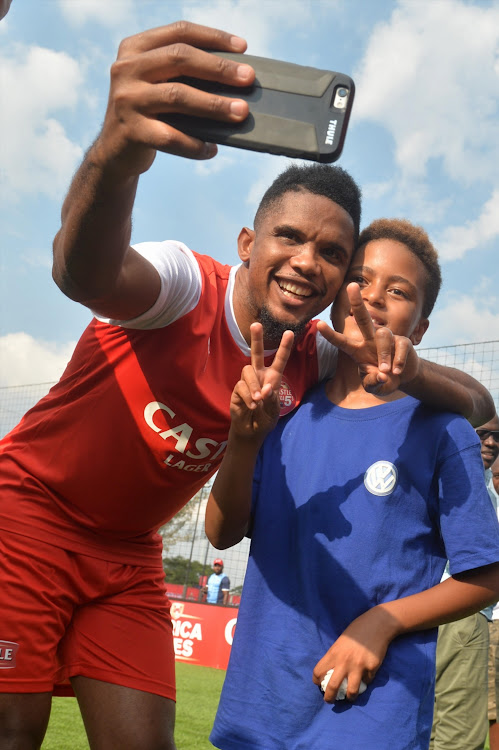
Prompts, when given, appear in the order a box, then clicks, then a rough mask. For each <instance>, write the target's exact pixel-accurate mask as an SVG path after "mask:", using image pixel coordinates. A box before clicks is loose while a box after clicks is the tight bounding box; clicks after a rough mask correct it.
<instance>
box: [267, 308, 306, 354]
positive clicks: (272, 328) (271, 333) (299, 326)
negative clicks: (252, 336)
mask: <svg viewBox="0 0 499 750" xmlns="http://www.w3.org/2000/svg"><path fill="white" fill-rule="evenodd" d="M257 320H258V322H259V323H261V324H262V327H263V340H264V342H265V347H266V348H267V349H268V348H269V345H270V347H272V348H274V347H275V348H277V347H278V346H279V344H280V343H281V339H282V334H283V333H284V331H293V333H294V334H295V339H296V338H298V337H299V336H301V335H302V333H303V332H304V331H305V328H306V327H307V322H308V321H302V322H300V323H284V322H283V321H282V320H278V319H277V318H275V317H274V316H273V315H272V313H271V312H270V310H269V309H268V308H267V307H265V305H263V306H262V307H261V308H260V312H259V314H258V316H257Z"/></svg>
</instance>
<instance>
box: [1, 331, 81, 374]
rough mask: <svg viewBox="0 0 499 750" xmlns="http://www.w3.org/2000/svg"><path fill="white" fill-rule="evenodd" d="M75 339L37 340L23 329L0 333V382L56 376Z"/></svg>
mask: <svg viewBox="0 0 499 750" xmlns="http://www.w3.org/2000/svg"><path fill="white" fill-rule="evenodd" d="M75 343H76V342H74V341H73V342H68V343H64V344H57V343H53V342H50V341H41V340H37V339H35V338H33V337H32V336H30V335H29V334H27V333H23V332H20V333H8V334H7V335H6V336H0V362H1V363H2V365H1V367H0V386H12V385H24V384H28V383H49V382H53V381H56V380H59V378H60V377H61V375H62V373H63V370H64V369H65V367H66V365H67V363H68V361H69V359H70V358H71V355H72V353H73V349H74V347H75Z"/></svg>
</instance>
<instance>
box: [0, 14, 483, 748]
mask: <svg viewBox="0 0 499 750" xmlns="http://www.w3.org/2000/svg"><path fill="white" fill-rule="evenodd" d="M245 47H246V44H245V42H244V40H242V39H239V38H237V37H233V36H231V35H230V34H227V33H225V32H221V31H217V30H214V29H210V28H206V27H202V26H197V25H194V24H188V23H177V24H172V25H170V26H165V27H160V28H157V29H153V30H151V31H148V32H145V33H143V34H138V35H137V36H135V37H131V38H129V39H127V40H125V41H124V42H122V44H121V46H120V50H119V54H118V60H117V62H116V63H115V64H114V65H113V68H112V71H111V91H110V97H109V105H108V110H107V113H106V117H105V120H104V124H103V128H102V131H101V133H100V135H99V136H98V138H97V140H96V141H95V143H94V144H93V145H92V146H91V148H90V149H89V151H88V153H87V155H86V157H85V160H84V162H83V164H82V165H81V167H80V169H79V170H78V172H77V174H76V176H75V178H74V180H73V183H72V185H71V187H70V190H69V193H68V196H67V198H66V200H65V202H64V205H63V209H62V227H61V230H60V231H59V233H58V235H57V237H56V238H55V242H54V267H53V275H54V279H55V280H56V283H57V284H58V285H59V286H60V287H61V289H62V290H63V291H64V292H65V294H67V295H68V296H69V297H71V298H72V299H74V300H76V301H78V302H80V303H82V304H84V305H86V306H87V307H89V308H90V309H91V310H92V311H93V313H94V315H95V318H94V319H93V320H92V322H91V323H90V325H89V326H88V328H87V329H86V331H85V332H84V333H83V335H82V337H81V339H80V341H79V343H78V345H77V347H76V350H75V352H74V355H73V357H72V359H71V361H70V363H69V365H68V367H67V369H66V371H65V373H64V374H63V376H62V378H61V381H60V382H59V383H58V384H57V385H56V386H55V387H54V388H53V389H52V390H51V392H50V393H49V394H48V396H46V397H45V398H44V399H42V401H40V402H39V403H38V404H37V405H36V406H35V407H34V408H33V409H32V410H30V411H29V412H28V413H27V414H26V415H25V417H24V418H23V420H22V421H21V423H20V424H19V425H18V426H17V427H16V428H15V429H14V430H13V431H12V432H11V433H10V434H9V435H7V436H6V438H4V440H3V441H2V443H1V445H0V482H1V487H2V491H1V494H0V528H1V529H2V533H1V535H0V611H1V612H2V618H1V621H0V649H1V651H0V654H1V655H2V659H3V662H2V663H1V666H2V669H1V670H0V746H1V747H2V748H6V749H7V748H9V750H10V749H12V748H16V749H17V748H23V750H32V748H38V747H39V746H40V745H41V742H42V740H43V736H44V733H45V729H46V725H47V722H48V717H49V713H50V702H51V695H52V691H53V686H54V685H55V684H56V683H58V682H60V681H63V680H67V679H69V680H71V684H72V687H73V690H74V692H75V694H76V696H77V699H78V702H79V705H80V709H81V712H82V716H83V720H84V723H85V727H86V731H87V734H88V737H89V742H90V746H91V747H92V748H99V750H107V748H117V747H119V748H120V750H136V749H138V748H140V750H149V749H150V750H153V749H154V750H157V748H162V750H171V749H172V748H174V747H175V745H174V739H173V728H174V715H175V704H174V700H175V682H174V655H173V646H172V638H171V621H170V617H169V606H168V601H167V599H166V597H165V595H164V594H165V588H164V581H163V570H162V565H161V547H160V544H159V540H158V537H157V535H156V533H155V532H156V529H157V528H158V527H159V526H160V525H161V524H162V523H165V522H166V521H167V520H168V519H169V518H171V517H172V516H173V515H174V514H175V512H176V511H177V510H178V509H179V508H180V507H181V506H182V505H184V504H185V503H186V502H187V501H188V500H189V498H190V497H191V496H192V495H193V494H194V493H195V492H196V490H197V489H199V487H200V486H202V485H203V484H204V483H205V482H206V480H207V479H208V477H209V476H211V475H212V474H213V473H214V471H216V468H217V467H218V465H219V463H220V461H221V457H222V455H223V452H224V449H225V445H226V441H227V433H228V428H229V400H230V394H231V392H232V388H233V385H234V383H235V382H236V381H237V380H238V378H239V374H240V371H241V369H242V367H243V365H245V364H247V363H248V362H249V361H250V359H249V357H250V349H249V341H250V325H251V323H253V322H254V321H255V320H258V321H260V322H262V324H263V327H264V346H265V349H266V354H267V356H266V358H265V360H264V361H265V365H266V366H267V367H269V369H270V371H272V361H273V357H274V352H275V350H276V349H277V347H278V345H279V342H280V340H281V336H282V333H283V331H284V330H286V329H291V330H292V331H294V333H295V336H296V344H295V346H294V348H293V352H292V353H291V356H290V358H289V362H288V365H287V367H286V370H285V371H284V378H283V381H282V389H281V401H282V410H283V413H285V412H286V411H289V410H290V409H292V408H293V407H294V406H296V405H297V404H298V403H299V401H300V399H301V397H302V394H303V393H304V391H305V390H306V389H307V388H308V387H309V386H310V385H312V384H313V383H314V382H316V381H317V380H318V379H321V378H324V377H327V376H328V375H330V374H331V372H332V371H333V369H334V358H335V350H334V349H333V348H332V347H331V346H330V345H329V344H327V342H325V340H324V339H322V338H321V337H320V335H318V334H317V330H316V323H315V322H309V321H311V319H312V318H313V317H314V316H315V315H317V314H318V313H319V312H320V311H321V310H323V309H324V308H326V307H327V306H328V305H329V304H330V303H331V301H332V300H333V299H334V296H335V294H336V292H337V291H338V289H339V287H340V285H341V283H342V281H343V277H344V275H345V272H346V269H347V267H348V263H349V260H350V258H351V255H352V253H353V249H354V246H355V241H356V238H357V236H358V229H359V221H360V194H359V190H358V188H357V186H356V185H355V183H354V182H353V180H352V179H351V178H350V176H349V175H347V174H346V173H345V172H344V171H343V170H341V169H340V168H338V167H327V166H324V165H312V166H308V167H304V168H302V167H291V168H290V169H289V170H287V171H286V172H284V173H283V175H281V176H280V177H279V178H278V179H277V180H276V182H275V183H274V185H272V186H271V188H270V189H269V190H268V191H267V193H266V194H265V196H264V198H263V200H262V203H261V205H260V207H259V209H258V212H257V215H256V217H255V224H254V229H248V228H244V229H242V230H241V233H240V235H239V238H238V253H239V257H240V260H241V265H240V266H238V267H235V268H230V267H228V266H223V265H221V264H220V263H217V262H216V261H214V260H213V259H212V258H209V257H208V256H203V255H199V254H198V253H196V252H193V251H191V250H190V249H189V248H187V247H186V246H185V245H183V244H181V243H178V242H164V243H144V244H142V245H139V246H136V247H135V248H131V247H130V246H129V241H130V233H131V214H132V208H133V203H134V199H135V193H136V190H137V185H138V180H139V176H140V174H142V173H143V172H145V171H146V170H148V169H149V168H150V167H151V165H152V163H153V161H154V159H155V157H156V153H157V151H164V152H167V153H170V154H174V155H178V156H183V157H187V158H195V159H206V158H211V157H212V156H214V155H215V153H216V146H214V145H213V144H206V143H202V142H200V141H198V140H196V139H195V138H192V137H190V136H187V135H185V134H183V133H180V132H179V131H177V130H175V129H174V128H172V127H171V126H168V125H166V124H165V123H163V122H160V121H159V120H158V119H156V114H157V113H159V112H180V113H183V114H191V115H201V116H203V115H205V116H209V117H212V118H215V119H220V120H226V121H233V122H235V121H240V120H243V119H244V118H245V117H246V115H247V112H248V110H247V105H246V104H245V103H244V102H242V101H240V100H237V99H232V100H231V99H227V98H223V97H218V96H215V95H213V94H209V93H206V92H201V91H199V90H196V89H193V88H190V87H188V86H186V85H182V84H179V83H178V82H176V81H174V80H172V79H176V78H178V77H179V76H181V75H188V76H195V77H200V78H205V79H208V80H216V81H220V82H224V83H227V84H233V85H239V86H246V85H248V84H249V83H251V81H252V80H253V76H254V72H253V70H252V69H251V68H250V67H249V66H247V65H239V64H236V63H234V62H231V61H229V60H223V59H220V58H217V57H216V56H215V55H211V54H207V53H206V52H205V51H204V50H206V49H214V50H225V51H234V52H242V51H244V49H245ZM361 314H362V311H360V312H359V315H361ZM347 348H348V351H349V353H350V354H351V355H352V356H354V357H355V359H356V361H357V362H359V364H360V365H361V368H362V373H363V382H364V384H365V386H366V387H367V388H369V389H379V388H381V389H384V388H389V387H390V374H391V372H393V373H394V374H397V375H398V374H400V373H402V381H403V383H404V388H405V390H406V391H407V392H408V393H410V394H411V395H414V396H416V397H418V398H421V399H423V400H428V401H430V402H432V403H435V404H437V405H439V406H442V408H455V409H458V410H459V411H461V412H462V413H463V414H465V416H467V417H469V418H470V420H471V421H473V423H474V424H481V423H483V422H486V421H487V419H488V418H489V415H490V413H491V411H492V410H493V405H492V402H491V400H490V397H489V395H488V394H487V392H486V391H485V390H484V389H483V388H481V386H480V385H479V384H478V383H476V381H473V380H472V379H471V378H468V377H466V376H465V375H463V374H462V373H458V372H456V371H454V370H452V371H450V370H446V369H445V368H438V367H436V366H433V365H430V364H429V363H426V362H423V361H421V360H418V359H417V358H414V356H411V357H407V355H408V353H409V352H410V342H408V340H407V339H403V338H399V339H397V338H395V339H393V337H391V335H390V334H389V332H387V331H386V330H385V331H382V332H381V334H379V333H378V334H377V335H376V338H373V339H372V340H365V341H364V342H363V343H362V344H360V345H359V346H357V345H355V347H354V345H353V344H352V345H348V347H347ZM406 361H407V362H408V363H410V364H409V365H408V366H405V364H406Z"/></svg>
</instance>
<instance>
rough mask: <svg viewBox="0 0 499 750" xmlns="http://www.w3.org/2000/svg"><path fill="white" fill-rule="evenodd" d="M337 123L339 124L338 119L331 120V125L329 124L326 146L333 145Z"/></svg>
mask: <svg viewBox="0 0 499 750" xmlns="http://www.w3.org/2000/svg"><path fill="white" fill-rule="evenodd" d="M337 124H338V120H329V125H328V126H327V133H326V140H325V141H324V143H325V144H326V146H332V145H333V140H334V134H335V131H336V125H337Z"/></svg>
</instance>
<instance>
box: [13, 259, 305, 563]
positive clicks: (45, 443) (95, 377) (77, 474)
mask: <svg viewBox="0 0 499 750" xmlns="http://www.w3.org/2000/svg"><path fill="white" fill-rule="evenodd" d="M195 257H196V259H197V261H198V263H199V266H200V269H201V275H202V290H201V297H200V300H199V302H198V304H197V305H196V306H195V308H194V309H193V310H192V311H191V312H189V313H187V314H185V315H183V316H182V317H180V318H179V319H178V320H176V321H175V322H173V323H171V324H170V325H168V326H166V327H163V328H157V329H153V330H133V329H127V328H123V327H119V326H115V325H110V324H108V323H103V322H100V321H98V320H96V319H93V320H92V322H91V323H90V324H89V326H88V327H87V328H86V330H85V331H84V333H83V335H82V337H81V339H80V341H79V342H78V345H77V347H76V349H75V352H74V354H73V357H72V359H71V361H70V362H69V364H68V366H67V368H66V370H65V372H64V374H63V376H62V378H61V380H60V381H59V383H57V385H55V386H54V387H53V388H52V389H51V390H50V392H49V393H48V395H47V396H45V398H43V399H42V400H41V401H39V402H38V404H36V406H34V407H33V408H32V409H31V410H30V411H28V412H27V414H26V415H25V416H24V418H23V419H22V420H21V422H20V424H19V425H18V426H17V427H16V428H15V429H14V430H12V432H11V433H9V435H7V436H6V437H5V438H4V439H3V441H2V442H1V443H0V481H1V483H2V494H1V497H0V528H4V529H9V530H11V531H14V532H18V533H22V534H24V535H27V536H35V537H37V538H40V539H42V540H45V541H48V542H50V543H52V544H55V545H57V546H63V547H65V548H69V549H73V550H75V551H79V552H84V553H86V554H91V555H94V556H98V557H101V558H103V559H107V560H117V561H124V562H127V563H131V564H158V546H159V545H160V540H159V537H158V536H157V535H156V534H155V532H156V530H157V529H158V527H159V526H161V525H162V524H163V523H165V522H166V521H168V520H169V519H170V518H172V516H174V515H175V513H176V512H177V511H178V510H179V509H180V508H181V507H182V506H183V505H185V503H186V502H187V501H188V500H189V499H190V498H191V497H192V496H193V495H194V494H195V493H196V492H197V491H198V490H199V489H200V488H201V487H202V486H203V485H204V484H205V482H206V481H207V479H208V478H209V477H210V476H211V475H212V474H213V473H214V472H215V471H216V469H217V468H218V466H219V464H220V462H221V460H222V456H223V452H224V449H225V445H226V440H227V434H228V428H229V423H230V415H229V403H230V395H231V393H232V389H233V387H234V385H235V383H236V382H237V380H238V379H239V377H240V373H241V369H242V367H243V366H244V365H245V364H248V362H249V358H248V357H247V356H245V355H244V354H243V352H242V351H241V349H240V348H239V347H238V345H237V344H236V342H235V341H234V339H233V337H232V335H231V333H230V331H229V328H228V324H227V320H226V317H225V313H224V301H225V296H226V290H227V284H228V279H229V272H230V266H224V265H221V264H219V263H217V262H216V261H214V260H213V259H212V258H209V257H208V256H199V255H196V256H195ZM272 356H273V355H272ZM270 360H271V358H269V360H267V364H270ZM317 379H318V363H317V348H316V325H315V323H314V322H312V323H310V324H309V325H308V327H307V330H306V333H305V335H304V336H303V337H301V338H300V339H299V340H298V341H297V342H296V345H295V347H294V349H293V352H292V354H291V357H290V359H289V362H288V364H287V367H286V371H285V373H284V378H283V387H282V390H281V401H282V404H283V412H286V411H289V410H290V409H291V408H292V407H293V406H295V405H297V404H298V403H299V401H300V400H301V398H302V396H303V393H304V392H305V390H306V389H307V388H309V387H310V386H311V385H312V384H313V383H315V382H316V381H317Z"/></svg>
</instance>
